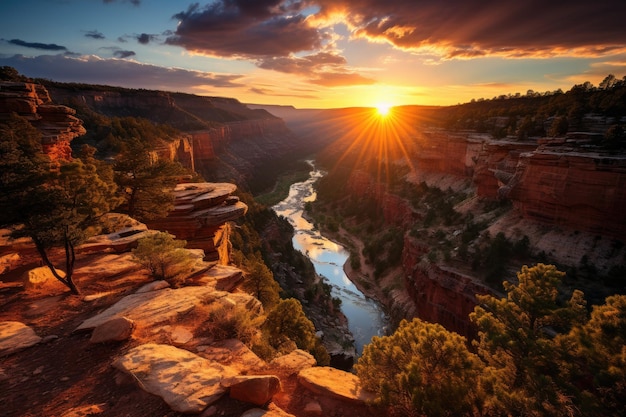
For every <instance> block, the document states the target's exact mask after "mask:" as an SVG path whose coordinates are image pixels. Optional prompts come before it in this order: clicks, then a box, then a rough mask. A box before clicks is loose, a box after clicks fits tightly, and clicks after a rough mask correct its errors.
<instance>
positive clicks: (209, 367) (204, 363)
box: [113, 343, 237, 414]
mask: <svg viewBox="0 0 626 417" xmlns="http://www.w3.org/2000/svg"><path fill="white" fill-rule="evenodd" d="M113 366H114V367H115V368H116V369H119V370H121V371H123V372H125V373H127V374H130V375H132V376H133V378H134V379H135V380H136V381H137V382H138V383H139V386H140V387H141V388H142V389H143V390H145V391H147V392H149V393H151V394H154V395H158V396H159V397H161V398H163V400H164V401H165V402H166V403H167V404H168V405H169V406H170V407H171V408H172V410H174V411H177V412H179V413H195V414H198V413H201V412H202V411H203V410H204V409H205V408H207V407H208V406H209V405H211V404H212V403H214V402H215V401H217V400H218V399H220V398H221V397H222V396H223V395H224V394H225V393H226V388H225V387H224V386H223V385H222V384H221V381H222V380H223V379H225V378H232V377H234V376H236V375H237V372H236V371H235V370H234V369H233V368H230V367H228V366H223V365H220V364H218V363H216V362H211V361H208V360H206V359H203V358H201V357H199V356H197V355H195V354H193V353H191V352H189V351H187V350H184V349H179V348H176V347H174V346H170V345H159V344H152V343H150V344H145V345H141V346H137V347H135V348H133V349H131V350H130V351H129V352H128V353H127V354H126V355H124V356H122V357H120V358H118V359H116V360H115V361H114V362H113Z"/></svg>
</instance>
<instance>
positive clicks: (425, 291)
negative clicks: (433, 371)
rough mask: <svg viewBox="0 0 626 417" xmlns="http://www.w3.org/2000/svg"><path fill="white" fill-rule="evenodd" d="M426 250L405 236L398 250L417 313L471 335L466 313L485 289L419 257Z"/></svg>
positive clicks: (477, 283) (485, 291)
mask: <svg viewBox="0 0 626 417" xmlns="http://www.w3.org/2000/svg"><path fill="white" fill-rule="evenodd" d="M429 250H430V248H429V247H428V246H426V245H423V244H420V243H419V242H417V241H416V240H415V239H412V238H410V237H408V236H406V237H405V240H404V250H403V252H402V268H403V271H404V284H405V289H406V291H407V292H408V293H409V295H410V296H411V299H412V300H413V302H414V304H415V310H416V313H417V314H416V315H417V317H419V318H421V319H423V320H426V321H430V322H433V323H439V324H441V325H443V326H444V327H445V328H446V329H448V330H452V331H455V332H457V333H459V334H462V335H464V336H466V337H469V338H472V337H474V336H475V333H476V330H475V329H474V327H473V325H472V323H471V322H470V320H469V314H470V313H471V312H472V311H474V307H475V306H476V305H477V299H476V294H488V293H490V291H489V289H488V288H487V287H485V286H484V285H483V284H482V283H480V282H479V281H477V280H476V279H474V278H472V277H470V276H468V275H464V274H462V273H460V272H458V271H454V270H453V269H451V268H447V267H444V266H443V265H438V264H435V263H430V262H424V261H422V257H423V256H424V255H426V254H427V253H428V252H429Z"/></svg>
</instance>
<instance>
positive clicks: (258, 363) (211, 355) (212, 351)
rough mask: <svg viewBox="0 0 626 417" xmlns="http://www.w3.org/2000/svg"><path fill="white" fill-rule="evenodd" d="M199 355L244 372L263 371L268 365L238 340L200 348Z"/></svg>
mask: <svg viewBox="0 0 626 417" xmlns="http://www.w3.org/2000/svg"><path fill="white" fill-rule="evenodd" d="M197 350H198V352H199V353H198V354H199V355H200V356H202V357H203V358H205V359H208V360H210V361H214V362H218V363H221V364H222V365H228V366H230V367H232V368H235V369H239V370H241V371H242V373H243V372H244V371H247V370H250V369H262V368H264V367H265V366H266V365H267V363H266V362H265V361H264V360H263V359H261V358H259V357H258V356H257V355H256V353H254V352H253V351H251V350H250V349H249V348H248V347H247V346H246V345H245V344H243V343H242V342H241V341H240V340H238V339H226V340H220V341H218V342H215V343H211V345H204V346H198V348H197Z"/></svg>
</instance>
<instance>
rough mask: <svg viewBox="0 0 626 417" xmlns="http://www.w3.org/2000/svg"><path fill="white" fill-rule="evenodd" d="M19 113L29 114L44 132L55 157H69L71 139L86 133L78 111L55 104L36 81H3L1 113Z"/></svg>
mask: <svg viewBox="0 0 626 417" xmlns="http://www.w3.org/2000/svg"><path fill="white" fill-rule="evenodd" d="M10 113H16V114H18V115H20V116H22V117H24V118H26V119H27V120H28V121H30V123H31V124H32V125H33V126H34V127H36V128H37V129H38V130H39V131H40V132H41V135H42V146H43V149H44V152H45V153H47V154H48V155H50V157H51V158H52V159H55V160H57V159H64V160H68V159H70V158H71V156H72V150H71V148H70V142H71V141H72V140H73V139H74V138H76V137H78V136H81V135H84V134H85V128H84V127H83V124H82V121H81V120H79V119H78V118H76V117H75V116H74V115H75V114H76V111H75V110H74V109H72V108H69V107H67V106H61V105H57V104H53V102H52V100H51V99H50V95H49V94H48V91H46V89H45V88H44V87H43V86H41V85H39V84H34V83H25V82H7V81H3V82H0V117H6V115H8V114H10Z"/></svg>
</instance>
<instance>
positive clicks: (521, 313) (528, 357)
mask: <svg viewBox="0 0 626 417" xmlns="http://www.w3.org/2000/svg"><path fill="white" fill-rule="evenodd" d="M564 275H565V274H564V273H563V272H560V271H558V270H557V269H556V267H555V266H554V265H544V264H538V265H536V266H534V267H532V268H528V267H527V266H524V267H522V269H521V271H520V272H519V273H518V274H517V278H518V282H517V283H515V284H514V283H510V282H507V281H505V282H504V283H503V285H504V289H505V290H506V293H507V296H506V297H504V298H497V297H494V296H492V295H478V296H477V298H478V301H479V306H477V307H475V309H474V312H473V313H472V314H470V319H471V320H472V322H473V323H474V324H475V325H476V326H477V328H478V338H479V340H478V342H477V347H478V353H479V355H480V356H481V358H482V359H483V360H484V361H485V363H486V364H487V365H488V367H487V369H486V373H485V375H486V377H485V380H486V381H488V385H489V386H490V388H489V390H490V391H491V392H492V393H493V400H494V402H493V404H492V406H493V407H494V408H495V409H496V410H500V411H501V412H504V413H505V414H506V413H509V414H511V415H534V414H537V413H538V414H540V415H545V416H548V415H555V416H557V415H564V412H565V409H567V408H571V407H572V404H571V400H570V399H569V398H568V397H567V396H566V395H564V393H563V391H562V390H561V389H560V388H559V387H560V386H561V385H562V384H561V383H560V381H559V378H560V370H559V360H558V349H557V346H556V344H555V341H554V336H555V335H556V334H558V332H563V333H565V332H567V331H569V329H570V328H571V327H572V326H573V325H575V324H577V323H581V322H583V321H584V318H585V315H586V310H585V301H584V299H583V294H582V292H580V291H574V293H573V294H572V296H571V299H570V300H569V302H567V303H565V304H564V305H561V304H559V302H558V301H557V295H558V285H559V284H560V282H561V280H562V278H563V276H564Z"/></svg>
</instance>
